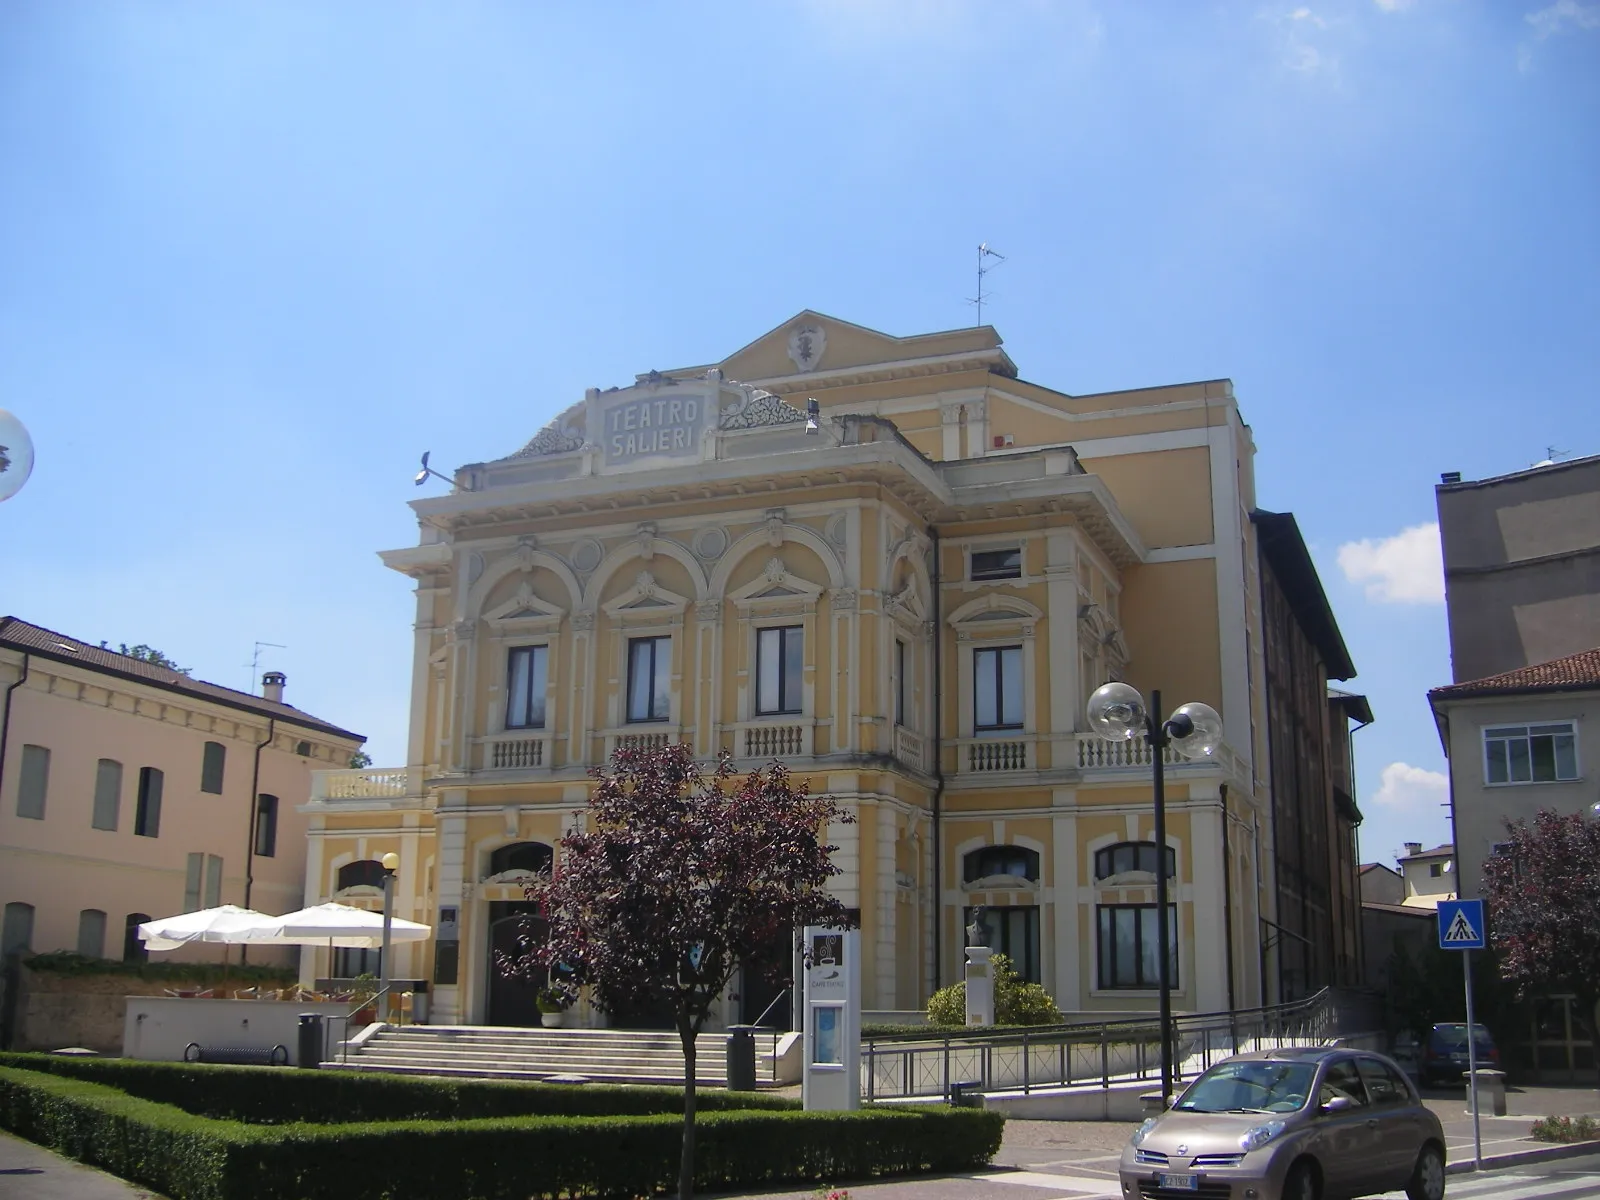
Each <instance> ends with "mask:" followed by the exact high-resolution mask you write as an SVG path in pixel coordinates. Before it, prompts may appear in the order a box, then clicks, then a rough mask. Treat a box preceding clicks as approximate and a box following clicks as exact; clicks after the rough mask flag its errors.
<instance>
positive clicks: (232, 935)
mask: <svg viewBox="0 0 1600 1200" xmlns="http://www.w3.org/2000/svg"><path fill="white" fill-rule="evenodd" d="M274 919H275V918H273V917H269V916H268V915H267V914H266V913H260V912H257V911H256V910H255V909H253V908H240V907H239V906H238V905H236V904H224V905H222V906H220V907H218V908H202V909H201V910H200V911H199V912H192V913H182V914H180V915H179V916H176V917H163V918H161V919H160V920H158V921H146V922H144V923H143V924H141V925H140V926H139V930H138V933H139V940H140V941H142V942H143V943H144V945H145V949H146V950H181V949H183V947H185V946H192V945H194V944H196V943H197V942H210V943H213V944H215V943H219V942H220V943H223V944H226V945H234V944H237V943H238V942H241V941H243V940H244V939H243V937H242V936H241V935H242V934H243V933H244V932H245V931H247V930H249V929H253V928H256V927H258V926H260V925H261V924H262V923H263V922H266V921H271V920H274Z"/></svg>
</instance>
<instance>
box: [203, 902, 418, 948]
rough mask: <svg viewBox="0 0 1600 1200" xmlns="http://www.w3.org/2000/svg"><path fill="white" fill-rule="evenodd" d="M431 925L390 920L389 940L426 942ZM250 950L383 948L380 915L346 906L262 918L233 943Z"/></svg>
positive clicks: (331, 905)
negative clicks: (256, 947)
mask: <svg viewBox="0 0 1600 1200" xmlns="http://www.w3.org/2000/svg"><path fill="white" fill-rule="evenodd" d="M432 932H433V927H432V926H431V925H419V924H418V923H417V922H415V921H405V920H402V919H401V918H399V917H391V918H390V919H389V938H390V940H391V941H396V942H421V941H426V940H427V937H428V935H429V934H431V933H432ZM233 940H237V941H239V942H243V943H244V944H246V945H249V946H320V945H322V944H323V943H327V945H328V946H329V947H333V946H345V947H359V948H362V949H366V950H375V949H377V948H378V947H379V946H381V945H382V944H383V914H382V913H375V912H368V911H367V910H366V909H364V908H351V907H350V906H349V905H348V904H334V903H331V902H330V903H328V904H313V905H312V906H311V907H310V908H302V909H301V910H300V911H299V912H292V913H285V914H284V915H283V916H281V917H265V918H263V919H262V920H261V922H260V923H258V924H255V925H253V926H251V927H250V928H247V929H243V930H241V931H240V934H239V936H238V937H237V938H236V939H233Z"/></svg>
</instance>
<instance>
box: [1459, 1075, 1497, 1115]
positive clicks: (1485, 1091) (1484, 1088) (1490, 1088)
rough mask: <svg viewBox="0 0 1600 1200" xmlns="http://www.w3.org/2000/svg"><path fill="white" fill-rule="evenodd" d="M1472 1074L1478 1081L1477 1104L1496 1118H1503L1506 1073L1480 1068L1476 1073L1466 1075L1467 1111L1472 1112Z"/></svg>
mask: <svg viewBox="0 0 1600 1200" xmlns="http://www.w3.org/2000/svg"><path fill="white" fill-rule="evenodd" d="M1474 1074H1475V1075H1476V1076H1477V1080H1478V1103H1479V1104H1481V1105H1483V1107H1484V1108H1486V1109H1488V1110H1489V1112H1490V1113H1491V1114H1492V1115H1494V1116H1496V1117H1503V1116H1505V1115H1506V1073H1505V1072H1504V1071H1491V1070H1487V1069H1485V1068H1482V1067H1480V1068H1478V1070H1477V1071H1476V1072H1474V1073H1472V1074H1469V1075H1467V1077H1466V1079H1465V1083H1466V1085H1467V1111H1468V1112H1471V1111H1472V1079H1473V1075H1474Z"/></svg>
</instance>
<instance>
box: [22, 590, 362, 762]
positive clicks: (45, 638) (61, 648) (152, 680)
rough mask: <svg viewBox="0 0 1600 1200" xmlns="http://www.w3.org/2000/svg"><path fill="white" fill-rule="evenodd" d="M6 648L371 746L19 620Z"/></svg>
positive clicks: (244, 696)
mask: <svg viewBox="0 0 1600 1200" xmlns="http://www.w3.org/2000/svg"><path fill="white" fill-rule="evenodd" d="M0 646H9V647H11V648H12V649H15V650H23V651H26V652H27V653H29V654H38V655H41V656H43V657H45V658H51V659H55V660H56V661H57V662H71V663H80V664H82V665H83V666H85V667H88V668H89V669H90V670H92V671H105V672H108V673H110V674H113V675H121V676H123V677H124V678H127V679H135V680H138V681H140V682H142V683H149V684H153V685H155V686H156V687H159V688H165V689H166V690H168V691H173V692H185V693H187V694H189V695H191V696H195V697H197V698H199V699H203V700H210V701H212V702H213V703H216V704H225V705H227V706H228V707H229V708H240V709H244V710H245V711H247V712H254V713H260V714H261V715H262V716H265V717H276V718H277V719H278V720H280V721H287V722H289V723H291V724H294V725H297V726H299V727H301V728H302V729H312V730H316V731H318V732H321V733H328V734H332V735H333V736H335V737H342V738H354V739H356V740H357V741H365V740H366V739H365V738H364V737H362V736H361V734H359V733H351V732H350V731H349V730H348V729H340V728H339V727H338V726H337V725H330V724H328V722H326V721H320V720H318V719H317V718H316V717H313V716H311V715H310V714H309V713H303V712H301V711H300V710H299V709H298V708H296V707H295V706H294V705H292V704H282V703H279V702H277V701H273V700H268V699H266V698H265V697H262V696H254V695H251V694H250V693H249V692H240V691H236V690H235V689H233V688H228V687H223V686H222V685H221V684H217V683H207V682H205V680H203V679H190V678H189V676H187V675H182V674H180V673H178V672H177V671H172V670H168V669H167V668H166V667H158V666H156V665H155V664H154V663H148V662H145V661H144V660H143V659H138V658H130V657H129V656H128V655H126V654H118V653H117V652H116V651H115V650H106V649H104V648H102V647H100V646H91V645H90V644H89V643H88V642H80V641H79V640H78V639H77V638H74V637H68V636H67V635H66V634H64V633H56V632H55V631H54V630H50V629H45V628H44V627H43V626H40V625H30V624H29V623H28V622H27V621H24V620H22V619H21V618H19V617H0Z"/></svg>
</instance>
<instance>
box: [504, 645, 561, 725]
mask: <svg viewBox="0 0 1600 1200" xmlns="http://www.w3.org/2000/svg"><path fill="white" fill-rule="evenodd" d="M549 655H550V648H549V647H548V646H516V647H513V649H512V650H511V653H510V654H509V655H507V657H506V728H507V729H543V728H544V694H545V684H546V682H547V680H548V670H549V667H548V663H549Z"/></svg>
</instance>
